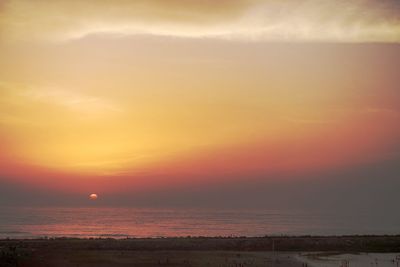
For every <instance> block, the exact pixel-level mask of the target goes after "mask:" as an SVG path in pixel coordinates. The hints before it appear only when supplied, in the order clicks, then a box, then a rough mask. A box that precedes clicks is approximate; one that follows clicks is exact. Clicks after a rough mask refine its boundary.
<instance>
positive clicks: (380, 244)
mask: <svg viewBox="0 0 400 267" xmlns="http://www.w3.org/2000/svg"><path fill="white" fill-rule="evenodd" d="M316 252H318V253H316ZM367 252H368V253H369V254H361V253H367ZM389 252H391V253H392V254H370V253H389ZM321 253H322V254H321ZM396 253H398V254H399V255H400V236H346V237H263V238H245V237H242V238H200V237H199V238H147V239H146V238H145V239H121V240H115V239H68V238H58V239H40V240H0V267H10V266H19V267H21V266H22V267H25V266H26V267H41V266H49V267H52V266H60V267H69V266H73V267H77V266H79V267H89V266H90V267H91V266H93V267H94V266H96V267H102V266H104V267H108V266H148V267H150V266H193V267H196V266H210V267H214V266H218V267H223V266H224V267H225V266H226V267H229V266H231V267H245V266H248V267H251V266H254V267H257V266H281V267H295V266H298V267H302V266H305V264H307V266H309V267H312V266H316V267H319V266H338V267H339V266H343V263H344V262H345V260H348V261H351V262H352V264H351V265H350V266H364V265H365V264H367V265H365V266H372V265H370V263H374V262H378V263H380V264H378V265H374V266H384V267H386V266H393V267H397V266H396V264H397V263H398V262H396V261H394V259H395V257H396V256H397V254H396ZM371 255H372V256H371ZM382 255H383V256H382ZM375 259H377V260H375ZM378 259H379V260H378ZM357 262H358V264H361V265H355V264H356V263H357ZM353 263H354V264H353ZM362 264H364V265H362ZM384 264H391V265H384Z"/></svg>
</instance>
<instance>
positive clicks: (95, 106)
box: [20, 87, 121, 114]
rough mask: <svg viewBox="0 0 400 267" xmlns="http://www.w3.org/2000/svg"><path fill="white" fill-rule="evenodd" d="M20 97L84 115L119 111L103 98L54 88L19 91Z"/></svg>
mask: <svg viewBox="0 0 400 267" xmlns="http://www.w3.org/2000/svg"><path fill="white" fill-rule="evenodd" d="M20 95H21V96H22V97H25V98H28V99H30V100H33V101H41V102H45V103H48V104H54V105H58V106H61V107H65V108H67V109H69V110H72V111H76V112H80V113H86V114H90V113H109V112H120V111H121V109H120V108H117V107H116V106H115V105H113V104H112V103H111V102H109V101H107V100H105V99H103V98H100V97H95V96H89V95H85V94H82V93H79V92H76V91H74V90H67V89H60V88H55V87H45V88H33V89H27V90H23V91H21V92H20Z"/></svg>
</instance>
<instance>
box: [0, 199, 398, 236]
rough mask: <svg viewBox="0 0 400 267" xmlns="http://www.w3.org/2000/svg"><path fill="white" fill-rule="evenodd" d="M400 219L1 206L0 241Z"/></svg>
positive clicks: (331, 231)
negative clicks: (0, 239)
mask: <svg viewBox="0 0 400 267" xmlns="http://www.w3.org/2000/svg"><path fill="white" fill-rule="evenodd" d="M399 232H400V217H399V216H397V218H396V216H395V215H394V216H393V217H392V218H389V217H388V216H385V217H384V218H383V217H381V216H378V215H376V214H375V215H372V214H366V213H364V214H345V213H343V214H337V213H336V214H333V213H312V212H301V211H290V212H288V211H284V212H283V211H237V210H236V211H232V210H200V209H197V210H196V209H191V210H184V209H136V208H100V207H89V208H5V207H3V208H0V238H43V237H80V238H90V237H102V238H108V237H111V238H126V237H131V238H132V237H186V236H264V235H350V234H360V235H361V234H396V233H399Z"/></svg>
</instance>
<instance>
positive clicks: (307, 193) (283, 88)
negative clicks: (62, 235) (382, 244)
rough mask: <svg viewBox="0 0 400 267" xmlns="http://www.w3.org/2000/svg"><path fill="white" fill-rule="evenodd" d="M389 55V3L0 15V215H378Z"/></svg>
mask: <svg viewBox="0 0 400 267" xmlns="http://www.w3.org/2000/svg"><path fill="white" fill-rule="evenodd" d="M399 42H400V2H399V1H395V0H383V1H371V0H350V1H342V0H338V1H323V0H296V1H294V0H283V1H272V0H229V1H228V0H221V1H211V0H202V1H200V0H170V1H162V0H138V1H126V0H116V1H94V0H85V1H66V0H65V1H63V0H56V1H54V0H53V1H50V0H47V1H46V0H39V1H28V0H2V1H1V0H0V58H1V60H0V205H1V204H4V205H31V204H35V203H36V204H40V205H46V204H47V205H52V204H60V205H87V204H88V200H87V199H88V195H90V194H91V193H97V194H98V195H99V198H98V200H96V201H97V202H98V203H101V204H102V205H133V206H135V205H139V206H148V205H149V206H152V205H153V206H164V205H165V206H168V205H171V206H182V207H187V206H189V207H192V206H193V207H196V206H210V207H213V206H222V207H239V206H243V207H257V208H271V207H282V208H286V207H288V208H299V209H300V208H301V209H307V208H321V209H342V208H349V209H367V208H370V207H373V208H376V209H379V208H382V207H394V203H396V201H397V198H398V192H396V190H394V189H395V188H399V186H400V181H399V180H400V179H399V175H400V169H399V166H398V165H400V164H399V163H400V138H399V137H400V88H399V85H400V75H398V70H399V69H400V46H399ZM371 195H373V196H374V197H371Z"/></svg>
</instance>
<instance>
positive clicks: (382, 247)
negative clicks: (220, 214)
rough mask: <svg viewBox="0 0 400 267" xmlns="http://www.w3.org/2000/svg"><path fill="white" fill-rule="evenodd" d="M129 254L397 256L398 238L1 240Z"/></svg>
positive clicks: (0, 242) (2, 241)
mask: <svg viewBox="0 0 400 267" xmlns="http://www.w3.org/2000/svg"><path fill="white" fill-rule="evenodd" d="M48 244H51V245H53V246H55V247H57V248H59V249H62V248H71V249H73V248H88V249H97V248H102V249H128V250H149V251H154V250H200V251H205V250H227V251H229V250H231V251H232V250H236V251H295V252H296V251H303V252H307V251H344V252H400V235H343V236H308V235H306V236H265V237H202V236H199V237H148V238H121V239H116V238H111V237H99V238H74V237H48V238H35V239H11V238H9V239H0V247H1V246H9V245H15V246H22V247H32V248H41V247H43V246H46V245H48Z"/></svg>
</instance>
